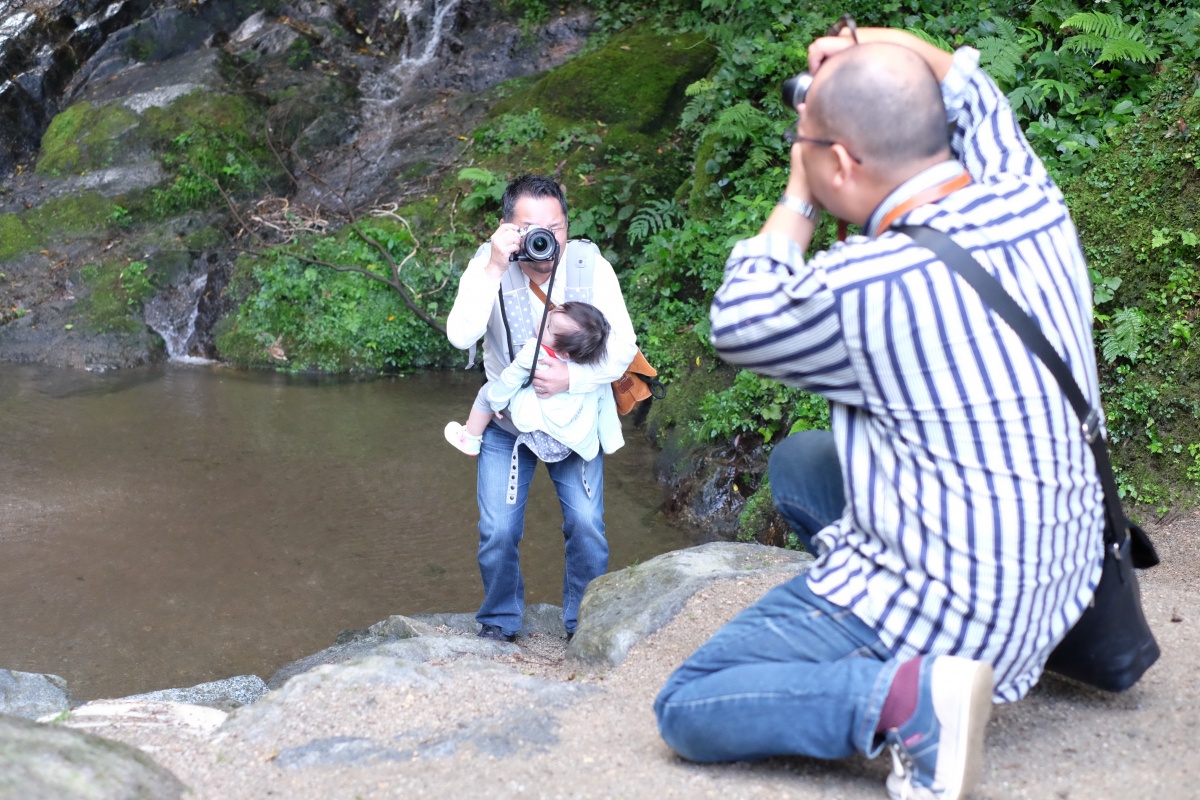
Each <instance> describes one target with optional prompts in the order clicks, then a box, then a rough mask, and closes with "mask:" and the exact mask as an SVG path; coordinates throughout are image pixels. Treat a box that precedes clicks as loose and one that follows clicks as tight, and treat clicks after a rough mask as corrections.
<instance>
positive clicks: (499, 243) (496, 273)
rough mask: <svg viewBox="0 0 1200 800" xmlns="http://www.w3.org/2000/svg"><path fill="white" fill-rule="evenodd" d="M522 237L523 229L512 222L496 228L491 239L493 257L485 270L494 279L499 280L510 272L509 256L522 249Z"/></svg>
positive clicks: (502, 223)
mask: <svg viewBox="0 0 1200 800" xmlns="http://www.w3.org/2000/svg"><path fill="white" fill-rule="evenodd" d="M521 236H522V234H521V229H520V228H518V227H517V226H516V225H514V224H513V223H511V222H501V223H500V227H499V228H496V232H495V233H493V234H492V237H491V239H489V241H490V242H491V243H492V256H491V258H490V259H489V260H488V265H487V268H486V270H485V271H486V272H487V273H488V274H489V275H490V276H491V277H492V278H499V277H500V276H502V275H503V274H504V273H505V272H506V271H507V270H508V264H509V260H508V259H509V256H511V255H512V254H513V253H515V252H517V251H518V250H520V249H521Z"/></svg>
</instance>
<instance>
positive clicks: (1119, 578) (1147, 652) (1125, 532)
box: [892, 225, 1159, 692]
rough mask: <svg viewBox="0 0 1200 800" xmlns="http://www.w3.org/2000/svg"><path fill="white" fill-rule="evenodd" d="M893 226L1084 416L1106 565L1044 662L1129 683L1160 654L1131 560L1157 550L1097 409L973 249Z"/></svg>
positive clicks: (1095, 682) (1146, 562)
mask: <svg viewBox="0 0 1200 800" xmlns="http://www.w3.org/2000/svg"><path fill="white" fill-rule="evenodd" d="M892 229H893V230H896V231H899V232H900V233H903V234H905V235H907V236H909V237H911V238H912V240H913V241H915V242H916V243H917V244H919V245H921V246H922V247H924V248H926V249H928V250H932V251H933V252H934V253H935V254H936V255H937V257H938V258H939V259H940V260H941V261H942V263H943V264H945V265H946V266H947V267H949V268H950V269H952V270H954V271H955V272H957V273H958V274H959V275H961V276H962V277H963V279H964V280H966V281H967V283H969V284H971V286H972V287H973V288H974V289H975V291H976V292H978V293H979V297H980V298H981V299H982V300H983V302H984V303H985V304H986V305H988V306H989V307H990V308H991V309H992V311H994V312H995V313H996V314H997V315H998V316H999V317H1000V319H1002V320H1004V321H1005V322H1006V323H1007V324H1008V325H1009V327H1010V328H1012V329H1013V331H1014V332H1015V333H1016V334H1017V335H1018V336H1020V337H1021V340H1022V341H1023V342H1024V343H1025V346H1026V347H1028V348H1029V351H1030V352H1031V353H1033V354H1034V355H1035V356H1037V357H1038V358H1039V359H1041V361H1042V363H1043V364H1045V365H1046V368H1047V369H1049V370H1050V373H1051V374H1052V375H1053V376H1054V378H1055V379H1056V380H1057V381H1058V384H1059V386H1060V387H1062V390H1063V394H1065V395H1066V397H1067V401H1068V402H1069V403H1070V404H1071V407H1072V408H1073V409H1075V413H1076V414H1078V415H1079V419H1080V422H1081V423H1082V425H1081V429H1082V432H1083V437H1084V439H1086V440H1087V442H1088V444H1089V445H1090V446H1091V448H1092V454H1093V455H1094V456H1095V459H1096V471H1097V472H1098V473H1099V475H1100V483H1101V485H1102V486H1103V488H1104V507H1105V512H1106V513H1105V516H1106V521H1105V526H1104V571H1103V572H1102V573H1101V575H1100V584H1099V585H1098V586H1097V587H1096V594H1095V596H1094V597H1093V598H1092V602H1091V605H1089V606H1088V607H1087V609H1085V610H1084V612H1083V616H1082V617H1080V618H1079V621H1078V622H1076V623H1075V627H1073V628H1071V630H1070V631H1069V632H1068V633H1067V635H1066V638H1064V639H1063V640H1062V641H1061V642H1059V644H1058V646H1057V647H1056V648H1055V649H1054V651H1053V652H1051V653H1050V658H1049V660H1047V661H1046V669H1047V670H1049V671H1051V672H1056V673H1058V674H1059V675H1065V676H1066V677H1068V678H1073V679H1075V680H1077V681H1082V682H1083V683H1086V684H1089V685H1091V686H1095V687H1097V688H1099V689H1104V690H1106V691H1110V692H1120V691H1124V690H1125V689H1128V688H1129V687H1130V686H1133V684H1135V683H1137V681H1138V679H1139V678H1141V677H1142V674H1143V673H1144V672H1145V671H1146V670H1147V669H1149V668H1150V665H1151V664H1153V663H1154V662H1155V661H1156V660H1157V659H1158V656H1159V650H1158V643H1157V642H1155V641H1154V634H1152V633H1151V632H1150V626H1149V625H1147V624H1146V616H1145V614H1143V613H1142V599H1141V592H1140V591H1139V589H1138V581H1137V575H1136V573H1134V571H1133V570H1134V567H1137V568H1138V569H1147V568H1149V567H1153V566H1154V565H1155V564H1157V563H1158V554H1157V553H1155V551H1154V545H1153V544H1151V542H1150V537H1148V536H1147V535H1146V533H1145V531H1143V530H1142V529H1141V528H1140V527H1138V526H1137V524H1135V523H1132V522H1130V521H1129V520H1128V519H1127V518H1126V517H1125V512H1124V511H1123V510H1122V508H1121V500H1120V497H1119V496H1118V494H1117V482H1116V479H1115V478H1114V477H1113V472H1112V465H1111V464H1110V463H1109V460H1108V447H1107V444H1106V442H1105V440H1104V437H1103V436H1101V435H1100V413H1099V411H1098V410H1097V409H1094V408H1092V407H1091V406H1090V405H1089V404H1088V402H1087V399H1086V398H1085V397H1084V395H1083V392H1082V391H1081V390H1080V388H1079V385H1078V384H1077V383H1076V382H1075V378H1074V376H1072V375H1071V371H1070V369H1068V368H1067V365H1066V364H1065V363H1064V362H1063V360H1062V358H1061V357H1060V356H1059V355H1058V353H1057V352H1056V351H1055V350H1054V347H1053V346H1052V345H1051V344H1050V342H1049V340H1047V339H1046V337H1045V335H1044V334H1043V333H1042V331H1041V329H1040V328H1038V326H1037V324H1036V323H1034V321H1033V319H1032V318H1031V317H1030V316H1029V315H1028V314H1026V313H1025V312H1024V311H1023V310H1022V309H1021V307H1020V306H1019V305H1017V302H1016V301H1015V300H1013V299H1012V297H1011V296H1010V295H1009V294H1008V292H1006V291H1004V287H1003V286H1001V285H1000V282H999V281H998V280H996V279H995V278H993V277H992V276H991V275H990V274H988V272H987V271H986V270H985V269H984V268H983V267H982V266H980V264H979V262H977V261H976V260H975V259H974V258H973V257H972V256H971V254H970V253H968V252H967V251H966V250H964V249H963V248H962V247H960V246H959V245H957V244H955V243H954V241H953V240H952V239H951V238H950V237H949V236H947V235H946V234H945V233H942V232H941V231H936V230H934V229H933V228H927V227H923V226H917V225H897V226H894V227H893V228H892Z"/></svg>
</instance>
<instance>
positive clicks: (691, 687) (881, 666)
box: [654, 575, 900, 761]
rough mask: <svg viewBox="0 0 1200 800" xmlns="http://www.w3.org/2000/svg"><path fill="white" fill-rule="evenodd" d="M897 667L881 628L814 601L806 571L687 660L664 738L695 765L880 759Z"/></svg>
mask: <svg viewBox="0 0 1200 800" xmlns="http://www.w3.org/2000/svg"><path fill="white" fill-rule="evenodd" d="M899 666H900V662H899V661H896V660H895V659H893V658H892V654H891V653H890V652H889V651H888V650H887V648H885V647H884V646H883V643H882V642H880V641H879V638H878V637H877V636H876V635H875V632H874V631H872V630H871V629H870V628H869V627H867V625H866V624H865V623H863V622H862V621H860V620H859V619H858V617H856V616H854V615H853V614H852V613H850V612H849V611H847V610H846V609H844V608H838V607H837V606H834V605H832V604H830V603H828V602H826V601H825V600H823V599H821V598H819V597H817V596H816V595H814V594H813V593H812V592H811V591H810V590H809V588H808V582H807V580H806V578H805V576H804V575H800V576H798V577H796V578H793V579H792V580H790V581H788V582H787V583H785V584H782V585H781V586H777V587H775V588H774V589H772V590H771V591H770V592H768V593H767V594H766V595H764V596H763V598H762V599H761V600H759V601H758V602H757V603H755V604H754V605H753V606H751V607H750V608H748V609H746V610H745V611H743V612H742V613H741V614H739V615H738V616H737V617H735V618H734V619H733V620H732V621H731V622H730V623H729V624H727V625H726V626H725V627H723V628H721V630H719V631H717V633H716V635H714V636H713V638H711V639H709V640H708V642H707V643H706V644H705V645H704V646H703V647H701V648H700V649H699V650H697V651H696V652H695V653H694V654H693V655H692V657H691V658H689V659H688V660H687V661H685V662H684V663H683V666H681V667H680V668H679V669H678V670H676V671H675V674H673V675H672V676H671V677H670V679H669V680H668V681H667V685H666V686H664V687H663V690H662V692H661V693H660V694H659V695H658V699H657V700H656V701H655V703H654V713H655V714H656V715H657V716H658V729H659V732H660V733H661V734H662V737H663V740H664V741H666V743H667V744H668V745H670V746H671V747H672V748H673V749H674V750H675V751H676V752H677V753H679V754H680V755H681V756H683V757H684V758H687V759H690V760H692V761H741V760H752V759H760V758H768V757H770V756H776V755H805V756H812V757H815V758H844V757H846V756H848V755H850V754H852V753H854V752H860V753H866V754H868V755H871V756H874V755H876V754H878V753H879V751H880V749H881V748H882V745H881V744H880V742H877V741H876V735H875V727H876V725H877V724H878V723H879V712H880V711H881V710H882V708H883V701H884V700H885V699H886V698H887V693H888V690H889V689H890V688H891V685H892V679H893V678H894V677H895V675H896V670H897V669H898V668H899Z"/></svg>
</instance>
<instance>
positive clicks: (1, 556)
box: [0, 364, 688, 699]
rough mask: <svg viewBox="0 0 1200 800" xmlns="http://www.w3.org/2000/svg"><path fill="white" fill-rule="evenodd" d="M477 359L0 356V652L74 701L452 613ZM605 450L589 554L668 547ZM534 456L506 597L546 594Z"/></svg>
mask: <svg viewBox="0 0 1200 800" xmlns="http://www.w3.org/2000/svg"><path fill="white" fill-rule="evenodd" d="M478 384H479V378H478V376H477V373H465V372H461V371H460V372H455V373H445V374H434V375H423V376H416V377H397V378H387V379H378V380H371V381H344V380H343V381H335V380H314V379H304V378H289V377H286V376H279V375H271V374H260V373H247V372H241V371H235V370H231V369H228V368H224V367H219V366H209V367H181V366H167V367H159V368H153V369H142V370H130V371H124V372H119V373H110V374H106V375H92V374H88V373H83V372H78V371H63V370H52V369H47V368H42V367H30V366H17V365H4V364H0V435H2V436H3V439H2V440H0V441H2V444H0V668H4V669H16V670H23V671H28V672H49V673H54V674H58V675H62V676H63V677H65V678H66V679H67V680H68V683H69V685H70V687H71V689H72V691H73V692H74V693H75V695H76V696H77V697H78V698H80V699H92V698H97V697H118V696H123V695H128V694H133V693H136V692H142V691H149V690H153V689H161V688H168V687H175V686H191V685H195V684H197V683H202V682H205V681H210V680H217V679H220V678H225V677H230V676H233V675H240V674H257V675H260V676H262V677H264V678H266V677H269V676H270V674H271V673H272V672H273V671H274V670H275V669H277V668H278V667H280V666H282V665H283V664H285V663H287V662H289V661H292V660H295V659H296V658H299V657H301V656H304V655H307V654H309V653H312V652H315V651H317V650H319V649H321V648H323V647H327V646H328V645H330V644H332V642H333V639H334V637H335V636H336V635H337V633H338V632H339V631H341V630H344V629H347V628H358V627H363V626H365V625H369V624H371V623H373V622H376V621H378V620H381V619H384V618H386V617H387V616H388V615H390V614H413V613H420V612H428V611H434V612H440V611H474V609H475V608H476V607H477V606H478V604H479V602H480V600H481V599H482V589H481V588H480V583H479V575H478V569H477V566H476V562H475V549H476V546H477V533H476V528H475V525H476V522H477V520H478V513H477V510H476V507H475V495H474V491H475V489H474V486H475V481H474V475H475V470H474V463H475V462H474V460H473V459H471V458H470V457H468V456H464V455H462V454H461V453H459V452H458V451H456V450H454V449H453V448H451V447H450V446H449V445H448V444H446V443H445V442H444V440H443V439H442V428H443V427H444V425H445V423H446V422H447V421H448V420H450V419H459V420H462V419H465V415H466V411H467V409H468V407H469V405H470V402H471V399H472V397H473V396H474V393H475V390H476V389H477V388H478ZM626 439H627V442H628V444H627V445H626V447H625V448H624V449H623V450H621V451H620V452H619V453H617V454H616V455H615V456H611V457H609V458H608V460H607V461H606V470H605V472H606V476H605V477H606V492H605V500H606V509H607V511H606V515H605V518H606V522H607V527H608V534H609V540H610V542H611V546H612V560H611V569H619V568H622V567H625V566H628V565H629V564H631V563H634V562H636V561H644V560H646V559H648V558H651V557H653V556H655V555H658V554H659V553H662V552H666V551H668V550H672V549H676V548H679V547H684V546H687V544H688V542H687V541H686V539H685V536H684V534H682V533H680V532H679V531H677V530H675V529H673V528H671V527H670V526H668V525H667V524H666V523H665V522H664V521H663V520H662V518H661V515H660V514H659V512H658V508H659V504H660V500H661V492H660V489H659V487H658V486H657V485H656V484H655V483H654V479H653V470H652V464H653V459H654V452H653V450H652V449H651V448H650V447H649V446H648V445H646V444H645V442H644V440H642V438H641V437H640V435H639V434H638V433H637V432H636V431H633V430H627V431H626ZM561 524H562V515H561V512H560V511H559V509H558V505H557V501H556V499H555V498H554V493H553V487H552V485H551V484H550V481H549V480H548V479H547V478H546V474H545V470H544V469H539V472H538V475H537V478H536V479H535V481H534V486H533V488H532V496H531V498H530V503H529V506H528V514H527V524H526V536H525V541H524V543H523V545H522V564H523V567H524V570H525V580H526V587H527V588H526V592H527V595H526V600H527V602H530V603H538V602H548V603H553V604H555V605H559V604H561V602H562V594H561V592H562V588H561V587H562V533H561Z"/></svg>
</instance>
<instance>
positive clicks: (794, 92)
mask: <svg viewBox="0 0 1200 800" xmlns="http://www.w3.org/2000/svg"><path fill="white" fill-rule="evenodd" d="M812 82H813V76H812V75H810V74H808V73H807V72H801V73H800V74H799V75H796V76H795V77H792V78H788V79H787V80H785V81H784V82H783V92H782V94H783V104H784V105H785V106H787V107H788V108H790V109H792V110H793V111H795V110H796V106H798V105H800V104H801V103H803V102H804V98H806V97H807V96H808V87H810V86H812Z"/></svg>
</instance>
